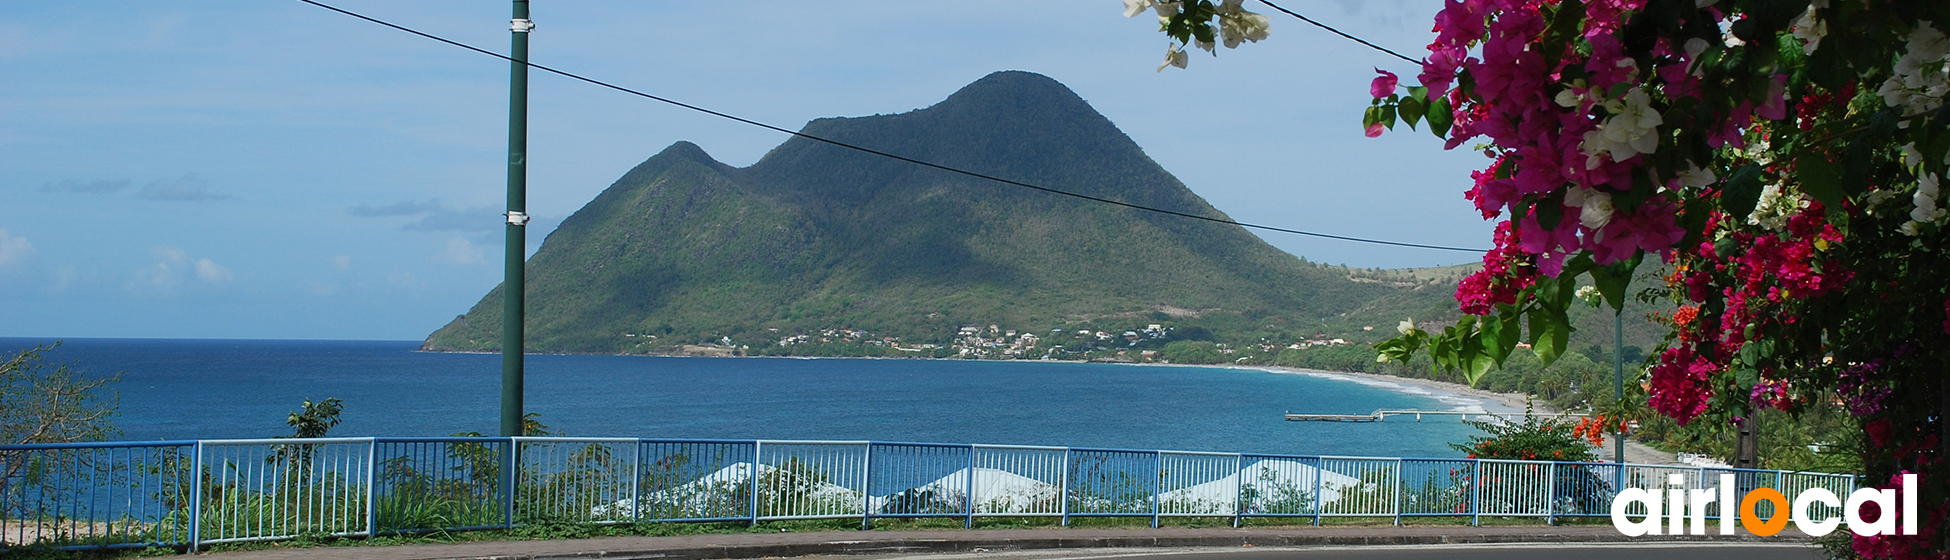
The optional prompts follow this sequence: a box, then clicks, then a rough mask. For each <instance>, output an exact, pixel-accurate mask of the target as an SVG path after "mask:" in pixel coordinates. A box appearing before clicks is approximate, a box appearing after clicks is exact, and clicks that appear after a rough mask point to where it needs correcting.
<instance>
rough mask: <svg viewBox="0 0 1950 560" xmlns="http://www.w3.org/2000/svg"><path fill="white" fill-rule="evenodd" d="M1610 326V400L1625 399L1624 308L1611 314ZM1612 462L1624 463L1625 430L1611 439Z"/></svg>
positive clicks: (1622, 429) (1619, 431)
mask: <svg viewBox="0 0 1950 560" xmlns="http://www.w3.org/2000/svg"><path fill="white" fill-rule="evenodd" d="M1611 318H1612V325H1611V373H1612V386H1611V387H1612V388H1611V390H1612V398H1615V399H1624V398H1625V308H1624V307H1622V306H1621V307H1619V308H1618V309H1617V310H1616V311H1613V312H1612V316H1611ZM1621 424H1622V423H1621ZM1611 459H1612V461H1616V462H1618V463H1624V462H1625V429H1624V428H1619V429H1618V435H1617V436H1616V437H1613V438H1612V455H1611Z"/></svg>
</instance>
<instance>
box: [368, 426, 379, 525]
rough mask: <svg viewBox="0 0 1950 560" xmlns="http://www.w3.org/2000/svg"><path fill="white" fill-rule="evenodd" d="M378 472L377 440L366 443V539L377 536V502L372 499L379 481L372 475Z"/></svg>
mask: <svg viewBox="0 0 1950 560" xmlns="http://www.w3.org/2000/svg"><path fill="white" fill-rule="evenodd" d="M378 470H379V440H378V439H373V440H371V441H368V442H366V538H372V537H377V536H379V502H377V501H375V500H374V499H373V498H374V497H375V496H377V495H378V486H379V479H377V478H374V477H373V475H374V473H376V472H377V471H378Z"/></svg>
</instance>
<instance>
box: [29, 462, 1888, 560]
mask: <svg viewBox="0 0 1950 560" xmlns="http://www.w3.org/2000/svg"><path fill="white" fill-rule="evenodd" d="M0 475H4V477H0V549H4V548H19V547H61V548H115V547H140V546H171V547H187V548H190V549H195V548H197V547H199V546H202V545H206V544H212V543H221V542H236V541H251V540H271V539H289V538H294V537H298V536H319V535H338V536H361V537H364V536H374V535H387V534H402V533H415V532H428V531H462V530H478V529H494V528H507V527H513V526H516V525H520V524H524V523H535V522H571V523H640V522H700V521H737V522H748V523H758V522H760V521H766V520H782V519H828V518H859V519H860V520H861V524H862V526H864V527H870V526H871V525H872V522H873V519H874V518H918V517H937V518H951V519H961V520H963V523H964V524H965V525H972V524H973V523H974V520H975V518H977V517H1055V518H1058V519H1059V521H1060V522H1061V523H1063V524H1068V523H1069V521H1070V519H1071V518H1073V517H1138V518H1149V519H1150V521H1151V524H1152V525H1153V526H1156V525H1157V524H1158V522H1159V520H1160V519H1161V518H1165V517H1221V518H1231V519H1232V521H1233V523H1234V524H1235V525H1237V524H1238V523H1239V522H1241V521H1242V520H1244V519H1246V518H1252V517H1286V518H1312V519H1313V521H1314V523H1316V524H1318V523H1319V522H1320V521H1321V519H1322V518H1325V517H1368V518H1392V519H1393V520H1394V521H1395V522H1396V523H1397V524H1399V523H1400V522H1401V520H1402V518H1404V517H1434V516H1446V517H1457V518H1463V517H1466V518H1469V519H1470V520H1471V522H1472V523H1473V522H1476V521H1477V520H1479V519H1480V518H1481V517H1482V516H1498V517H1537V518H1542V519H1545V520H1547V521H1550V522H1555V521H1556V520H1557V519H1558V518H1562V517H1594V516H1609V515H1610V512H1611V501H1612V497H1613V496H1614V495H1615V494H1617V492H1618V490H1619V489H1620V488H1625V487H1639V488H1659V489H1664V488H1685V489H1717V488H1718V485H1719V484H1721V483H1722V476H1721V475H1731V477H1730V480H1731V481H1732V483H1733V484H1735V485H1736V486H1737V488H1736V491H1737V492H1738V493H1741V494H1744V493H1745V492H1746V491H1747V490H1751V489H1754V488H1762V487H1766V488H1774V489H1777V490H1780V491H1781V492H1782V493H1783V494H1786V495H1789V496H1792V495H1796V494H1798V493H1799V492H1800V491H1801V490H1804V489H1807V488H1813V487H1824V488H1828V489H1829V490H1831V491H1834V492H1835V493H1836V494H1837V495H1844V496H1845V495H1848V494H1849V493H1850V492H1852V491H1853V490H1854V487H1855V484H1856V480H1855V477H1853V476H1850V475H1836V474H1822V473H1792V472H1782V471H1764V470H1745V469H1725V468H1705V467H1689V466H1673V465H1620V464H1616V463H1566V462H1550V461H1503V460H1489V459H1483V460H1477V459H1397V458H1378V457H1334V456H1297V455H1259V454H1236V453H1205V452H1187V451H1158V450H1133V449H1088V448H1066V447H1041V446H1011V445H971V444H940V443H912V442H867V441H777V440H757V441H753V440H693V439H638V438H560V437H516V438H505V437H494V438H490V437H479V438H464V437H446V438H321V439H261V440H202V441H161V442H142V443H76V444H37V445H0ZM1675 481H1676V483H1675ZM1634 507H1639V506H1634ZM1762 510H1763V511H1761V512H1759V513H1760V514H1761V515H1763V516H1771V515H1772V513H1773V512H1772V511H1771V505H1769V504H1763V505H1762ZM1828 510H1829V511H1821V512H1816V514H1817V515H1826V514H1833V515H1840V512H1839V508H1828ZM1720 511H1721V510H1720V508H1719V505H1718V504H1715V505H1714V506H1709V507H1708V508H1707V509H1706V512H1707V515H1708V517H1709V518H1711V519H1718V518H1719V516H1720ZM1634 513H1637V514H1640V515H1642V514H1644V512H1643V511H1636V512H1634Z"/></svg>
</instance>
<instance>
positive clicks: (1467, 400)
mask: <svg viewBox="0 0 1950 560" xmlns="http://www.w3.org/2000/svg"><path fill="white" fill-rule="evenodd" d="M1206 367H1224V368H1228V369H1244V370H1254V371H1268V372H1273V373H1285V374H1292V375H1305V376H1309V377H1319V378H1322V379H1333V380H1337V381H1347V382H1350V383H1360V384H1362V385H1367V386H1370V387H1378V388H1382V389H1388V390H1392V391H1398V392H1402V393H1407V394H1411V395H1421V396H1426V397H1429V398H1433V399H1435V400H1437V401H1441V402H1442V403H1443V404H1444V405H1447V409H1448V410H1455V411H1460V412H1482V413H1489V414H1522V413H1523V411H1524V400H1525V399H1526V398H1528V395H1525V394H1523V393H1497V392H1493V391H1485V390H1482V389H1477V388H1474V387H1470V386H1468V385H1463V384H1461V383H1450V382H1447V381H1435V380H1432V379H1414V378H1408V377H1396V376H1393V375H1383V374H1377V373H1354V372H1345V371H1323V370H1317V369H1300V368H1289V367H1279V366H1206ZM1535 406H1536V408H1535V409H1533V411H1534V412H1538V413H1554V412H1557V410H1555V409H1552V408H1551V407H1550V406H1549V405H1547V404H1545V403H1543V402H1541V401H1539V402H1536V403H1535ZM1295 412H1301V411H1295Z"/></svg>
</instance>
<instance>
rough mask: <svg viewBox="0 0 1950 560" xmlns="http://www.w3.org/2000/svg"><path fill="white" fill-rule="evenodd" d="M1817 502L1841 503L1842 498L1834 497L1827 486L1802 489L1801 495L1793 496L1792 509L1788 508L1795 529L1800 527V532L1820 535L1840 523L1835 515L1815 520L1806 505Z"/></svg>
mask: <svg viewBox="0 0 1950 560" xmlns="http://www.w3.org/2000/svg"><path fill="white" fill-rule="evenodd" d="M1817 502H1819V503H1822V504H1826V505H1827V506H1829V507H1835V506H1839V505H1842V500H1841V499H1840V498H1836V497H1835V493H1834V492H1829V491H1828V489H1827V488H1821V487H1815V488H1809V489H1807V490H1802V491H1801V495H1799V496H1795V497H1794V509H1792V510H1790V511H1793V512H1794V517H1793V519H1794V526H1795V528H1797V529H1801V532H1803V533H1807V534H1808V536H1810V537H1820V536H1825V535H1827V534H1829V533H1832V532H1835V526H1836V525H1840V524H1841V523H1842V520H1841V519H1840V518H1836V517H1830V518H1828V519H1826V520H1823V521H1815V520H1814V519H1813V518H1812V514H1810V513H1809V512H1808V506H1811V505H1814V504H1815V503H1817Z"/></svg>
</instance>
